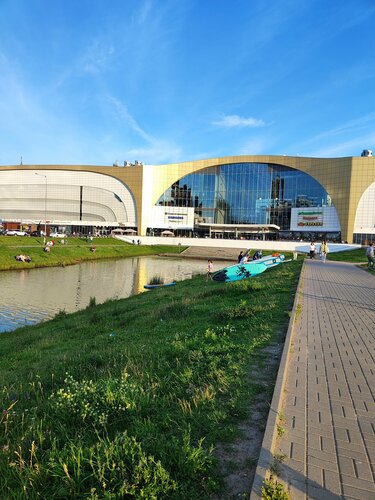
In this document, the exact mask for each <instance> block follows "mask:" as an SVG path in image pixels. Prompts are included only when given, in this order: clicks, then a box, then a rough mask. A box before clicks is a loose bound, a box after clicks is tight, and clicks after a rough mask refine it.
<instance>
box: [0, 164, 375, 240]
mask: <svg viewBox="0 0 375 500" xmlns="http://www.w3.org/2000/svg"><path fill="white" fill-rule="evenodd" d="M0 221H1V222H2V224H3V227H5V228H6V227H8V228H16V227H17V228H25V227H26V228H28V229H31V228H35V227H37V228H38V229H41V228H43V227H44V225H46V227H47V231H52V230H58V231H62V232H65V233H67V234H69V233H73V232H76V233H84V234H88V233H92V234H94V233H103V234H105V233H108V231H110V230H112V229H114V228H121V229H123V231H124V232H127V233H129V234H138V235H155V236H156V235H160V234H161V233H164V234H170V233H173V234H175V235H180V236H209V237H216V238H244V239H297V240H300V239H303V240H308V239H322V238H325V237H327V238H328V239H329V240H331V241H348V242H349V243H366V242H368V241H375V157H372V156H371V155H370V156H360V157H347V158H303V157H299V156H298V157H292V156H259V155H258V156H228V157H224V158H211V159H206V160H198V161H189V162H183V163H174V164H169V165H143V164H142V163H141V162H135V163H134V164H132V163H129V162H124V166H119V165H113V166H88V165H15V166H3V167H0ZM132 230H133V231H134V233H132Z"/></svg>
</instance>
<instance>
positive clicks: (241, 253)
mask: <svg viewBox="0 0 375 500" xmlns="http://www.w3.org/2000/svg"><path fill="white" fill-rule="evenodd" d="M242 257H243V252H242V250H241V252H240V253H239V254H238V257H237V262H238V263H240V262H241V260H242Z"/></svg>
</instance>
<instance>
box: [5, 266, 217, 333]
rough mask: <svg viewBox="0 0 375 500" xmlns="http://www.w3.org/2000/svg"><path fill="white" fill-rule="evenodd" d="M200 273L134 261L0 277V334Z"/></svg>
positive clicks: (191, 268)
mask: <svg viewBox="0 0 375 500" xmlns="http://www.w3.org/2000/svg"><path fill="white" fill-rule="evenodd" d="M224 266H225V263H223V265H222V267H224ZM205 272H206V262H205V261H204V260H199V259H181V258H174V257H164V258H163V257H137V258H128V259H121V260H113V261H95V262H84V263H81V264H77V265H75V266H68V267H64V268H63V267H53V268H43V269H30V270H20V271H4V272H0V332H4V331H8V330H14V329H15V328H18V327H20V326H24V325H30V324H34V323H38V322H40V321H43V320H45V319H49V318H52V317H53V316H55V314H56V313H58V312H59V311H62V310H65V311H66V312H67V313H71V312H75V311H78V310H80V309H84V308H85V307H87V305H88V304H89V302H90V298H91V297H95V299H96V303H97V304H100V303H102V302H104V301H106V300H107V299H112V298H124V297H129V296H131V295H135V294H137V293H140V292H146V291H145V290H144V288H143V285H145V284H147V283H148V282H149V281H150V279H151V278H152V277H153V276H155V275H158V276H160V277H162V278H163V279H164V283H169V282H171V281H181V280H184V279H187V278H191V277H192V276H193V275H194V274H203V273H205ZM146 293H152V291H151V292H146Z"/></svg>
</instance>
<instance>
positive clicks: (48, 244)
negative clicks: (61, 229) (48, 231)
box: [44, 240, 55, 253]
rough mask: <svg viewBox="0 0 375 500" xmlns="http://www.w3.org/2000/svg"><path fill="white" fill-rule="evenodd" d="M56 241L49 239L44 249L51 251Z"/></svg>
mask: <svg viewBox="0 0 375 500" xmlns="http://www.w3.org/2000/svg"><path fill="white" fill-rule="evenodd" d="M54 244H55V242H54V241H53V240H51V241H47V243H46V246H45V247H44V251H45V252H47V253H50V251H51V248H52V247H53V246H54Z"/></svg>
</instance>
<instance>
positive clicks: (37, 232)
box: [30, 231, 40, 236]
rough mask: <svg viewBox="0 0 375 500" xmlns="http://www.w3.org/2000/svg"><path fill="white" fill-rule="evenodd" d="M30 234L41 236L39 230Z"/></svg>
mask: <svg viewBox="0 0 375 500" xmlns="http://www.w3.org/2000/svg"><path fill="white" fill-rule="evenodd" d="M30 236H40V232H39V231H31V233H30Z"/></svg>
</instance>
